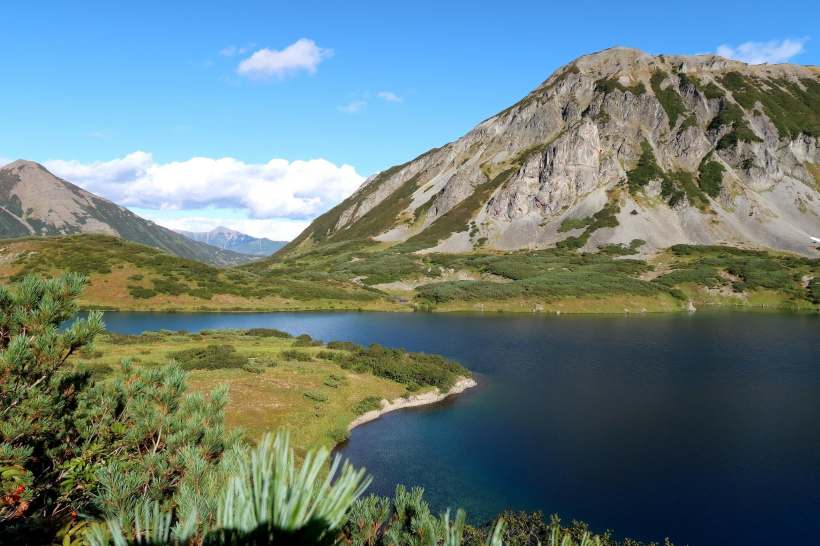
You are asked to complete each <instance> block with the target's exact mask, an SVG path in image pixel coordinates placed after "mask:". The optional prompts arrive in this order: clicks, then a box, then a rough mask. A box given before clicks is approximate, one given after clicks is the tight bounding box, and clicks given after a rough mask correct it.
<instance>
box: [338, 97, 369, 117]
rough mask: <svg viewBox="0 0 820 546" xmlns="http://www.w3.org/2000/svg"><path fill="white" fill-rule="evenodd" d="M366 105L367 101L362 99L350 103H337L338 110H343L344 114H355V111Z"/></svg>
mask: <svg viewBox="0 0 820 546" xmlns="http://www.w3.org/2000/svg"><path fill="white" fill-rule="evenodd" d="M365 106H367V103H366V102H365V101H363V100H358V101H353V102H351V103H350V104H345V105H342V104H340V105H339V112H344V113H345V114H355V113H356V112H358V111H360V110H363V109H364V108H365Z"/></svg>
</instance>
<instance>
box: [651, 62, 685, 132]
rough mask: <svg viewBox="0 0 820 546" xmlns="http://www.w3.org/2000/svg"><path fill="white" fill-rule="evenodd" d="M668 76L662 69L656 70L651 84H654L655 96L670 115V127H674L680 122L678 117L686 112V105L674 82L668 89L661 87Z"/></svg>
mask: <svg viewBox="0 0 820 546" xmlns="http://www.w3.org/2000/svg"><path fill="white" fill-rule="evenodd" d="M668 76H669V75H668V74H666V73H665V72H661V71H660V70H658V71H655V72H654V73H653V74H652V77H651V78H650V79H649V84H650V85H651V86H652V91H653V92H654V93H655V98H657V99H658V101H659V102H660V103H661V106H663V109H664V111H665V112H666V115H667V116H668V117H669V127H674V126H675V124H676V123H677V122H678V117H679V116H680V115H681V114H683V113H684V112H686V106H684V104H683V99H681V96H680V94H679V93H678V90H677V89H676V86H675V85H674V83H670V84H669V85H668V86H667V87H666V89H661V84H662V83H663V81H664V80H665V79H666V78H667V77H668Z"/></svg>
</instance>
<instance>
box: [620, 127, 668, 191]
mask: <svg viewBox="0 0 820 546" xmlns="http://www.w3.org/2000/svg"><path fill="white" fill-rule="evenodd" d="M663 177H664V173H663V169H661V168H660V166H659V165H658V160H657V159H655V152H654V151H652V146H651V145H650V144H649V142H648V141H647V140H646V139H644V140H643V141H642V142H641V157H640V159H638V164H637V165H636V166H635V168H634V169H632V170H631V171H629V172H628V173H627V175H626V181H627V184H629V191H630V192H632V193H635V192H636V191H638V190H639V189H641V188H643V187H644V186H646V185H647V184H649V183H650V182H651V181H652V180H658V179H663Z"/></svg>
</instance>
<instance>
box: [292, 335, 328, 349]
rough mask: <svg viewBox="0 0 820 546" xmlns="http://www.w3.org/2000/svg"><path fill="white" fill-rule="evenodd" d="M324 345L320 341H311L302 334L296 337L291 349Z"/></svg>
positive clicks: (307, 336)
mask: <svg viewBox="0 0 820 546" xmlns="http://www.w3.org/2000/svg"><path fill="white" fill-rule="evenodd" d="M322 345H324V344H323V343H322V340H321V339H316V340H314V339H312V338H311V337H310V336H309V335H307V334H302V335H300V336H297V337H296V341H294V342H293V347H321V346H322Z"/></svg>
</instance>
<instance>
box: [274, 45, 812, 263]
mask: <svg viewBox="0 0 820 546" xmlns="http://www.w3.org/2000/svg"><path fill="white" fill-rule="evenodd" d="M809 234H811V235H812V236H814V237H816V236H817V235H818V234H820V68H818V67H812V66H799V65H791V64H778V65H748V64H746V63H742V62H739V61H733V60H730V59H725V58H723V57H720V56H718V55H714V54H704V55H650V54H648V53H645V52H643V51H641V50H638V49H634V48H628V47H613V48H610V49H606V50H603V51H599V52H596V53H591V54H589V55H584V56H582V57H579V58H578V59H575V60H574V61H572V62H570V63H568V64H566V65H564V66H562V67H561V68H559V69H558V70H556V71H555V73H553V74H552V75H551V76H550V77H549V78H548V79H547V80H546V81H545V82H544V83H542V84H541V85H540V86H539V87H538V88H537V89H535V90H534V91H532V92H531V93H529V94H528V95H527V96H525V97H524V98H523V99H522V100H520V101H519V102H517V103H516V104H514V105H512V106H510V107H509V108H507V109H505V110H503V111H502V112H500V113H498V114H496V115H494V116H492V117H490V118H489V119H487V120H485V121H483V122H481V123H480V124H479V125H477V126H476V127H475V128H474V129H473V130H471V131H470V132H468V133H467V134H466V135H464V136H463V137H462V138H460V139H458V140H456V141H454V142H451V143H448V144H445V145H444V146H442V147H441V148H434V149H433V150H430V151H429V152H427V153H425V154H422V155H421V156H419V157H417V158H416V159H414V160H412V161H409V162H407V163H405V164H403V165H400V166H396V167H393V168H391V169H386V170H384V171H382V172H380V173H378V174H377V175H374V176H372V177H370V178H369V179H368V180H367V181H366V182H365V183H364V184H362V186H361V187H360V188H359V189H358V190H357V191H356V192H355V193H353V194H352V195H351V196H350V197H348V198H347V199H346V200H345V201H344V202H342V203H341V204H340V205H338V206H337V207H335V208H334V209H332V210H331V211H329V212H327V213H326V214H324V215H322V216H320V217H319V218H317V219H316V220H315V221H314V222H313V223H312V224H311V226H309V227H308V228H307V229H306V230H305V231H304V232H303V233H302V234H301V235H299V237H297V238H296V239H294V240H293V241H292V242H291V243H290V244H289V245H288V246H287V247H286V248H285V249H284V252H286V253H290V252H294V251H300V250H308V249H312V248H315V247H316V246H318V245H323V244H333V243H339V242H342V241H350V240H362V239H368V238H369V239H375V240H376V241H379V242H381V243H385V244H399V243H404V244H405V245H406V247H407V248H413V249H415V250H416V251H418V252H431V251H436V252H469V251H473V250H477V249H495V250H516V249H524V248H529V249H537V248H546V247H550V246H554V245H561V247H562V248H571V249H582V250H584V251H588V252H594V251H596V250H597V249H598V248H599V247H606V246H607V245H610V246H611V245H630V244H638V243H641V245H640V246H641V247H642V251H641V252H642V253H645V254H649V253H652V252H654V251H655V250H658V249H662V248H667V247H669V246H672V245H675V244H730V245H748V246H753V247H768V248H775V249H778V250H786V251H790V252H797V253H801V254H813V253H814V252H815V251H813V250H811V249H809V247H808V245H809V241H810V239H809V238H808V236H809ZM814 255H816V254H814Z"/></svg>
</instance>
